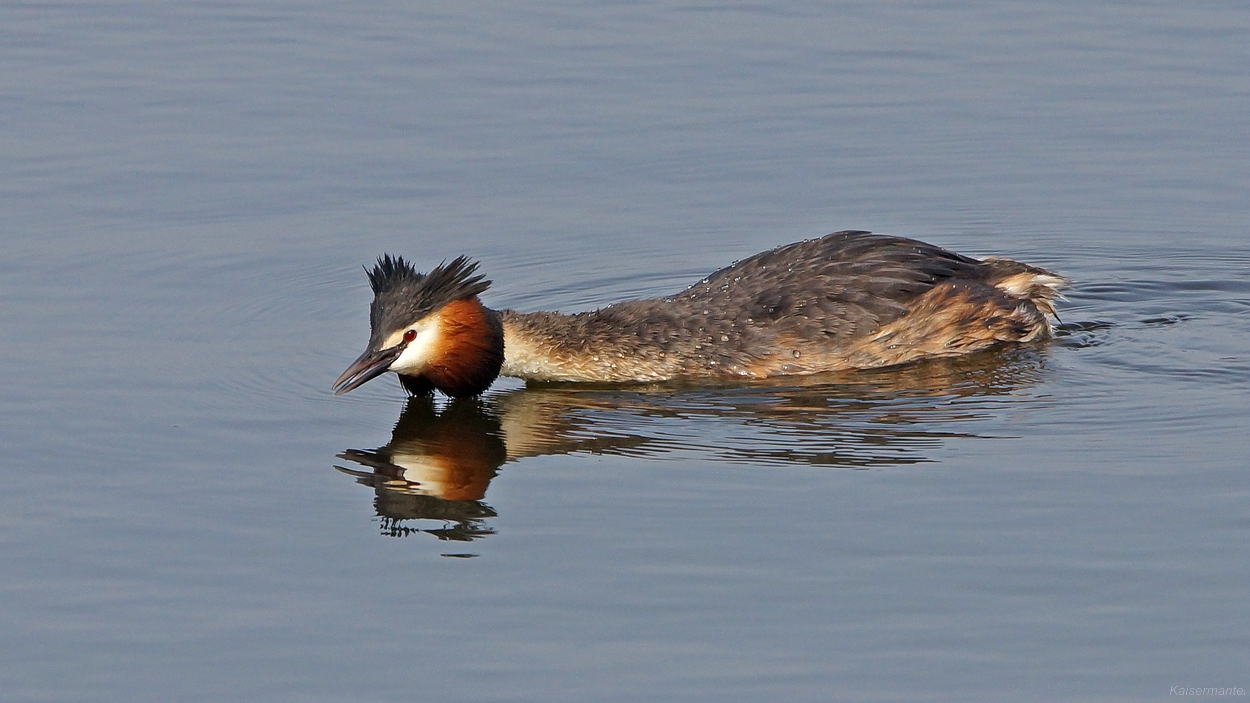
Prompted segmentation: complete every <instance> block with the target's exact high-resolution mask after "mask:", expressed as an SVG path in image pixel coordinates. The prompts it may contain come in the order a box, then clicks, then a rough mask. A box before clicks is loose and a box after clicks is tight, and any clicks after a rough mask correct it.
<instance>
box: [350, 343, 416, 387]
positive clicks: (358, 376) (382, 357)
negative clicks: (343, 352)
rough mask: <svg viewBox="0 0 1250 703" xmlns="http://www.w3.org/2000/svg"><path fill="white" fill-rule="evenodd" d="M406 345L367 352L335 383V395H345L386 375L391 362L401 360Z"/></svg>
mask: <svg viewBox="0 0 1250 703" xmlns="http://www.w3.org/2000/svg"><path fill="white" fill-rule="evenodd" d="M405 346H407V345H405V344H397V345H395V346H393V347H391V348H390V349H379V350H377V351H370V350H367V349H366V350H365V353H364V354H361V355H360V358H359V359H356V360H355V361H353V362H352V365H351V366H348V367H347V370H346V371H344V372H343V375H342V376H339V380H337V381H335V382H334V386H333V388H334V395H343V394H344V393H346V392H348V391H350V390H352V389H354V388H359V387H360V386H362V385H364V384H365V382H367V381H369V380H371V379H374V378H377V377H378V376H381V375H382V374H384V373H386V369H387V368H389V367H390V365H391V362H392V361H395V359H397V358H399V355H400V354H401V353H403V351H404V347H405Z"/></svg>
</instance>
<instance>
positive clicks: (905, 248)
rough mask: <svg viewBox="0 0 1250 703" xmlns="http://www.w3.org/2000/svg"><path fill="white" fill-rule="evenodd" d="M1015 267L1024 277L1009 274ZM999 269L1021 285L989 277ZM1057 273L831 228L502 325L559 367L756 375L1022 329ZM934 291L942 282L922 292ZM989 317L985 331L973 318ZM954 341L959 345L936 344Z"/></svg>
mask: <svg viewBox="0 0 1250 703" xmlns="http://www.w3.org/2000/svg"><path fill="white" fill-rule="evenodd" d="M1018 274H1028V281H1024V280H1023V279H1019V280H1017V279H1011V278H1010V277H1011V276H1015V275H1018ZM1004 278H1007V279H1010V280H1012V281H1015V282H1017V283H1020V284H1021V285H1022V286H1023V289H1021V290H1008V289H1007V288H1001V287H999V286H998V285H997V284H998V283H1001V282H1002V281H1001V279H1004ZM1036 280H1040V281H1042V282H1043V283H1039V284H1036V285H1034V283H1033V281H1036ZM1058 282H1062V279H1060V278H1059V277H1057V276H1054V275H1052V274H1049V273H1048V272H1046V271H1044V270H1042V269H1038V268H1035V267H1030V266H1025V265H1024V264H1018V263H1016V262H1011V261H1009V260H1006V259H1000V260H993V261H986V262H982V261H978V260H977V259H973V258H971V257H967V256H963V255H960V254H956V253H953V252H950V251H947V250H945V249H942V248H940V247H936V246H933V245H931V244H926V243H924V242H919V241H916V240H912V239H904V238H901V237H890V236H883V235H874V234H871V233H869V232H862V231H845V232H835V233H834V234H830V235H827V236H825V237H821V238H819V239H813V240H808V241H803V242H797V243H795V244H789V245H786V246H782V247H779V248H777V249H772V250H770V251H766V252H763V253H760V254H756V255H755V256H752V257H749V258H747V259H743V260H742V261H739V262H737V263H735V264H733V265H731V266H728V267H726V268H723V269H721V270H719V271H717V272H715V273H713V274H712V275H711V276H708V277H707V278H705V279H703V280H702V281H700V282H698V283H696V284H695V285H693V286H691V287H689V288H687V289H686V290H684V291H682V292H680V293H678V294H676V295H673V296H669V297H666V298H660V299H651V300H636V301H629V302H624V303H617V304H615V305H610V306H608V307H605V308H602V309H600V310H596V311H593V312H587V313H581V314H577V315H567V316H566V315H557V314H555V313H530V314H519V313H513V312H511V311H505V312H504V321H505V325H508V326H511V327H512V328H514V329H516V330H518V332H519V333H520V334H519V335H518V337H524V338H526V339H535V340H538V341H539V345H540V346H542V347H544V348H547V349H550V350H552V353H553V356H554V357H555V358H557V359H559V358H566V359H568V360H570V364H569V367H570V368H572V367H573V366H577V367H579V368H578V369H577V371H576V372H575V373H574V374H570V376H572V375H576V373H583V372H584V373H585V374H586V375H587V376H588V377H593V378H595V379H596V380H607V381H613V380H629V379H631V378H632V379H637V380H641V379H658V378H673V377H679V376H695V377H697V376H748V377H750V376H755V377H758V376H771V375H777V374H786V373H812V372H816V371H827V370H836V369H839V368H852V367H864V366H881V365H889V364H894V363H904V362H906V361H909V360H911V359H912V358H917V357H919V356H926V355H943V354H956V353H966V352H968V351H972V350H975V349H976V348H980V347H984V346H988V345H990V344H993V343H995V342H997V341H1008V340H1010V339H1013V336H1012V335H1015V337H1014V339H1015V341H1024V340H1028V339H1034V338H1037V337H1038V336H1041V335H1043V334H1045V333H1046V332H1048V331H1049V325H1048V323H1047V321H1046V319H1045V316H1044V315H1043V314H1041V312H1039V309H1040V310H1044V311H1051V310H1053V308H1051V307H1050V303H1049V300H1050V299H1051V298H1052V297H1053V296H1054V295H1055V292H1054V288H1053V285H1054V284H1056V283H1058ZM951 284H958V285H957V286H956V287H955V288H949V286H950V285H951ZM1046 284H1049V285H1046ZM935 287H942V290H941V291H938V293H935V294H934V295H933V296H928V297H926V296H927V294H929V293H930V292H931V291H933V290H934V289H935ZM935 301H936V302H942V303H944V304H946V305H947V306H948V307H947V308H946V309H945V310H944V316H943V317H942V318H941V319H942V320H947V321H949V324H945V323H944V324H936V323H934V324H929V325H928V327H927V328H926V329H927V330H928V332H927V333H926V334H924V335H912V336H903V337H900V338H899V339H900V340H904V341H900V342H897V343H895V342H889V341H883V342H882V343H881V344H880V345H878V346H879V347H880V348H879V349H877V348H874V349H872V350H870V349H867V348H866V346H871V345H866V341H867V340H870V339H871V338H872V337H873V335H875V334H878V333H881V332H882V331H883V330H893V329H895V328H896V327H898V326H903V327H908V326H912V324H913V323H915V322H919V321H920V320H919V319H918V318H915V317H913V318H909V317H908V316H909V315H911V314H913V313H914V312H915V313H919V312H920V311H919V310H918V309H917V307H918V306H920V307H924V308H925V309H931V308H932V303H934V302H935ZM926 306H927V307H926ZM1017 308H1019V309H1018V310H1017ZM991 317H992V318H994V322H993V324H991V325H990V327H993V329H992V330H991V329H989V327H986V326H985V324H983V323H985V322H986V320H989V319H990V318H991ZM1007 318H1009V319H1007ZM935 319H936V318H935ZM1000 322H1001V324H1000ZM956 323H958V325H960V326H962V327H961V329H959V330H958V331H956V330H955V329H954V327H953V326H952V325H956ZM892 325H893V326H894V327H891V326H892ZM978 325H979V326H978ZM982 329H985V330H987V331H985V332H984V333H982V332H981V330H982ZM944 335H946V336H944ZM955 337H958V338H959V339H960V340H964V341H961V342H960V343H959V344H951V345H949V346H948V345H947V342H949V341H950V339H953V338H955ZM965 342H966V343H965ZM891 344H893V345H894V346H893V347H891V346H890V345H891ZM887 351H888V353H887ZM595 352H601V353H600V354H595ZM588 355H590V356H591V357H593V358H589V360H588ZM600 357H602V358H603V359H606V363H599V361H600ZM573 362H576V363H573ZM591 362H595V363H591Z"/></svg>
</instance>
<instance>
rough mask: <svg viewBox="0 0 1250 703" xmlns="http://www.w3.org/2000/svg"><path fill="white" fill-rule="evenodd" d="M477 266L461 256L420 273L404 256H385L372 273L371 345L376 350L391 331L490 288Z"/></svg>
mask: <svg viewBox="0 0 1250 703" xmlns="http://www.w3.org/2000/svg"><path fill="white" fill-rule="evenodd" d="M477 267H478V264H477V262H476V261H470V260H469V259H468V257H464V256H459V257H456V258H455V259H452V260H451V261H450V262H444V263H441V264H439V265H438V266H436V267H434V269H433V270H431V271H430V272H429V273H417V270H416V269H415V268H413V267H412V264H410V263H409V262H407V261H405V260H404V258H403V257H402V256H391V255H390V254H385V255H383V256H381V257H380V258H379V259H378V263H377V265H376V266H374V267H373V270H372V271H369V270H368V269H365V271H366V273H368V274H369V287H371V288H372V289H373V304H372V305H370V306H369V327H370V329H371V331H372V335H371V337H370V340H369V343H370V345H371V346H372V347H373V348H377V345H378V344H380V343H381V342H382V340H384V339H386V337H387V336H389V335H390V334H391V333H392V332H394V331H396V330H398V329H400V328H402V327H405V326H407V325H410V324H412V323H414V322H416V321H417V320H420V319H421V318H423V317H425V316H426V315H429V314H430V313H432V312H434V311H435V310H438V309H439V308H441V307H443V306H444V305H446V304H448V303H452V302H455V301H457V300H464V299H465V298H472V297H473V296H475V295H478V294H479V293H482V292H483V291H485V290H486V289H487V288H489V287H490V281H488V280H486V277H485V276H483V275H481V274H478V275H474V273H475V272H476V271H477Z"/></svg>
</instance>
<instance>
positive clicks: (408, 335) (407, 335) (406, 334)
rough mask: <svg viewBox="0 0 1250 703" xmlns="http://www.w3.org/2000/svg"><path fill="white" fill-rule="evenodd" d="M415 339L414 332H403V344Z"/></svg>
mask: <svg viewBox="0 0 1250 703" xmlns="http://www.w3.org/2000/svg"><path fill="white" fill-rule="evenodd" d="M416 338H417V331H416V330H408V331H407V332H404V342H411V341H412V340H414V339H416Z"/></svg>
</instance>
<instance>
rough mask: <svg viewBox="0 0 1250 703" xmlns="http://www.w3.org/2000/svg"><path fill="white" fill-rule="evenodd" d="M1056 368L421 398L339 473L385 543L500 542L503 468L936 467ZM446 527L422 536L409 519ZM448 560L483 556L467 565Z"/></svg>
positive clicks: (1020, 350)
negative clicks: (360, 493) (583, 463)
mask: <svg viewBox="0 0 1250 703" xmlns="http://www.w3.org/2000/svg"><path fill="white" fill-rule="evenodd" d="M1044 369H1045V350H1044V348H1042V347H1040V346H1032V345H1030V346H1022V347H1012V348H1007V349H1002V350H997V351H993V352H988V353H983V354H976V355H972V356H969V357H960V358H955V359H947V360H934V361H929V362H923V363H919V364H913V365H909V366H905V367H897V368H893V369H884V370H879V371H870V372H863V371H858V372H849V373H841V374H836V375H821V376H805V377H787V378H784V379H777V380H776V381H774V382H767V381H766V382H759V381H756V382H753V383H751V384H749V385H721V386H708V385H706V384H704V385H699V386H680V385H675V384H659V385H638V386H620V385H617V386H598V387H595V386H588V385H587V384H530V385H529V386H528V387H525V388H517V389H513V390H504V391H501V392H493V393H489V394H487V395H485V396H482V397H479V398H462V399H451V400H447V401H445V402H442V403H441V404H440V402H439V401H436V400H434V399H433V398H432V397H429V396H414V397H412V398H410V399H409V401H408V404H407V406H405V408H404V411H403V413H402V414H401V415H400V417H399V420H398V422H397V423H396V425H395V428H394V430H393V432H392V436H391V441H390V443H388V444H387V445H386V446H383V447H379V448H378V449H375V450H372V451H364V450H356V449H349V450H347V451H345V452H343V453H342V454H339V458H341V459H345V460H347V461H350V462H353V463H355V464H358V465H359V466H361V467H363V469H349V468H346V467H343V466H336V467H335V468H337V469H339V470H340V471H342V472H344V473H346V474H349V475H351V476H353V477H355V478H356V481H357V482H358V483H360V484H363V485H366V486H370V487H372V488H373V489H374V493H375V500H374V506H375V508H376V509H377V514H378V516H379V517H381V519H382V532H383V534H386V535H390V536H397V537H399V536H406V535H410V534H413V533H417V532H420V533H425V534H430V535H433V536H435V537H437V538H438V539H440V540H446V541H458V542H469V541H472V540H476V539H480V538H482V537H486V536H488V535H491V534H494V533H495V530H494V529H493V528H492V527H491V526H490V523H489V521H490V520H491V519H492V518H494V517H496V516H497V513H496V512H495V510H494V509H493V508H491V507H490V506H489V505H487V504H486V503H485V502H483V500H484V498H485V497H486V490H487V487H488V486H489V485H490V482H491V480H492V479H494V478H495V476H496V475H497V474H498V473H499V469H500V467H502V466H503V465H504V464H506V463H509V462H517V461H520V460H523V459H525V458H528V457H537V456H548V455H567V454H589V455H617V456H632V457H653V458H658V457H666V458H681V459H686V458H689V459H694V460H700V461H705V462H706V461H712V462H731V463H738V464H751V465H796V464H797V465H812V466H823V467H833V468H853V469H867V468H874V467H886V466H900V465H909V464H919V463H924V462H928V461H931V459H930V458H929V453H930V452H931V451H932V450H936V449H937V448H938V447H940V446H941V445H942V443H943V442H945V441H946V440H947V439H949V438H952V437H977V436H979V435H977V434H975V433H970V432H960V431H956V430H955V429H954V428H955V427H957V426H958V425H959V424H961V423H964V422H967V421H969V420H975V419H979V418H987V417H991V416H993V415H996V414H998V413H1000V412H1001V411H1002V410H1003V409H1004V406H1005V405H1006V404H1008V403H1009V402H1010V401H1011V397H1012V396H1013V395H1018V394H1019V393H1020V391H1022V390H1024V389H1026V388H1028V387H1030V386H1032V385H1033V384H1034V383H1035V382H1036V380H1037V379H1038V378H1039V376H1040V375H1041V374H1042V373H1043V372H1044ZM417 520H428V521H436V522H439V523H441V525H442V526H441V527H438V528H415V527H410V526H408V525H407V524H406V523H408V522H409V521H417ZM447 556H471V555H466V554H455V555H447Z"/></svg>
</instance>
